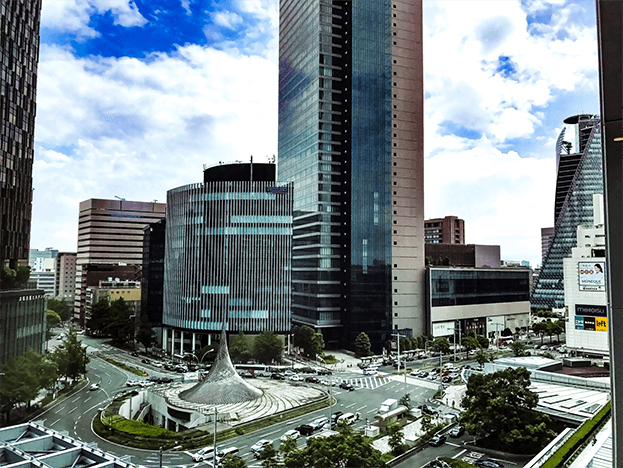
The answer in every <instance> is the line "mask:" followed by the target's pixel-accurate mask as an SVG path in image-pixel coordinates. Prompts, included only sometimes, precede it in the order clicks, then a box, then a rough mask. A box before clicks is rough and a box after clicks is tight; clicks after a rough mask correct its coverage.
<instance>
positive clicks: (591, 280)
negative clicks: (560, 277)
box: [578, 262, 606, 291]
mask: <svg viewBox="0 0 623 468" xmlns="http://www.w3.org/2000/svg"><path fill="white" fill-rule="evenodd" d="M605 265H606V264H605V263H604V262H578V285H579V287H580V291H605V290H606V280H605V277H604V268H605Z"/></svg>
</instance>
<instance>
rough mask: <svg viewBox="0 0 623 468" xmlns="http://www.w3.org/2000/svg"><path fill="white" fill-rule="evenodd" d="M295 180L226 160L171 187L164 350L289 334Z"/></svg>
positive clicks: (268, 167)
mask: <svg viewBox="0 0 623 468" xmlns="http://www.w3.org/2000/svg"><path fill="white" fill-rule="evenodd" d="M291 275H292V183H288V182H278V181H275V165H274V164H254V163H251V164H225V165H221V166H216V167H212V168H207V169H206V170H205V171H204V182H203V183H199V184H191V185H185V186H182V187H178V188H175V189H172V190H169V191H168V192H167V218H166V235H165V262H164V301H163V315H162V325H163V343H162V345H163V348H164V349H165V350H166V351H167V352H169V353H177V354H183V353H184V352H193V351H195V350H197V349H198V348H201V346H204V345H206V344H209V343H210V342H211V335H212V334H214V333H220V332H221V330H222V329H223V327H225V329H226V330H227V331H228V332H234V333H236V332H238V331H243V332H245V333H259V332H261V331H263V330H271V331H274V332H276V333H289V331H290V328H291V320H292V315H291V309H290V303H291V294H292V282H291Z"/></svg>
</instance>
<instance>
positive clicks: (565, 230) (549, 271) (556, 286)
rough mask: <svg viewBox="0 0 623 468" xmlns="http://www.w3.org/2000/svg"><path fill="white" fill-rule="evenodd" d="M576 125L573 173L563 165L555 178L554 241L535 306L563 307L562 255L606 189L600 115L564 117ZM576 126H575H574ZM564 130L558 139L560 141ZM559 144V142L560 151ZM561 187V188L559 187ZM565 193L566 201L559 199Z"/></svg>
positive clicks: (568, 253) (568, 251)
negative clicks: (595, 198) (596, 195)
mask: <svg viewBox="0 0 623 468" xmlns="http://www.w3.org/2000/svg"><path fill="white" fill-rule="evenodd" d="M565 123H566V124H567V125H572V126H574V127H575V128H574V133H575V141H571V142H569V143H570V145H569V148H570V150H569V154H570V155H576V154H577V157H575V156H574V158H573V159H577V164H575V163H574V167H575V170H574V173H573V174H572V175H570V174H568V171H566V170H564V171H562V170H561V169H560V161H561V159H562V158H559V157H558V156H559V155H558V154H557V155H556V156H557V161H558V163H559V165H558V171H557V174H558V177H559V178H562V179H564V180H562V181H561V180H557V181H556V207H557V208H556V213H555V216H556V224H555V226H554V235H553V237H552V240H551V244H550V246H549V249H548V251H547V254H546V255H545V257H544V259H543V265H542V266H541V272H540V274H539V277H538V279H537V280H536V282H535V283H534V287H533V289H532V294H531V296H530V304H531V307H532V308H536V309H541V308H545V309H549V308H552V307H556V308H560V307H564V305H565V290H564V270H563V259H564V258H568V257H571V254H572V251H571V249H572V248H573V247H576V246H577V240H576V236H577V227H578V226H580V225H582V224H593V195H594V194H601V193H603V169H602V155H601V129H600V125H599V118H598V117H597V116H589V115H584V114H582V115H576V116H572V117H569V118H567V119H565ZM572 128H573V127H572ZM564 135H565V130H563V131H562V132H561V136H560V137H559V139H558V141H559V142H561V141H562V138H563V137H564ZM559 147H560V145H557V153H558V148H559ZM559 189H560V190H559ZM561 194H564V201H562V202H561V203H559V201H560V199H561V197H562V195H561Z"/></svg>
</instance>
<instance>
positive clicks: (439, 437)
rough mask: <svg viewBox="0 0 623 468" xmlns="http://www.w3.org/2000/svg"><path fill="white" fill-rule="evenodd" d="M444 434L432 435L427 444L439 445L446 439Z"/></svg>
mask: <svg viewBox="0 0 623 468" xmlns="http://www.w3.org/2000/svg"><path fill="white" fill-rule="evenodd" d="M446 440H447V439H446V436H445V435H443V434H438V435H436V436H434V437H433V438H432V439H431V440H430V441H429V442H428V445H432V446H433V447H439V446H440V445H441V444H443V443H444V442H445V441H446Z"/></svg>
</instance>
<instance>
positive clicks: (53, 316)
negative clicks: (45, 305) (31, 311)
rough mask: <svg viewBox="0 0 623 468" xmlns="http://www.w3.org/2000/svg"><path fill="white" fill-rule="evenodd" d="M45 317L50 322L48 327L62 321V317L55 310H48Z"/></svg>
mask: <svg viewBox="0 0 623 468" xmlns="http://www.w3.org/2000/svg"><path fill="white" fill-rule="evenodd" d="M45 317H46V320H47V322H48V328H52V327H54V326H56V325H58V324H59V323H61V317H60V316H59V315H58V314H57V313H56V312H54V311H53V310H49V309H48V310H46V311H45Z"/></svg>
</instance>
